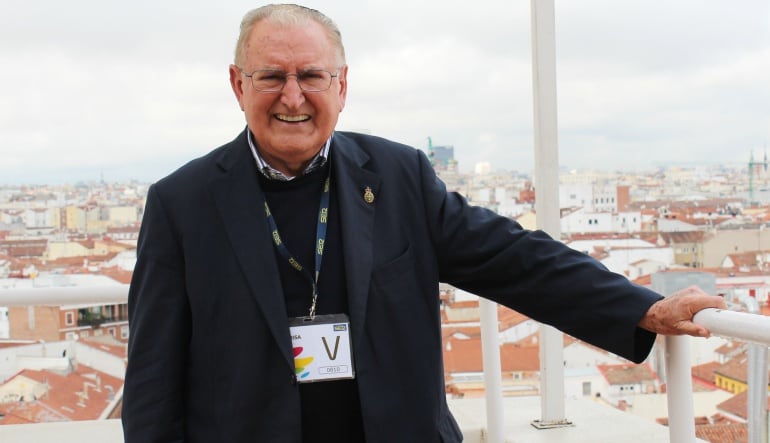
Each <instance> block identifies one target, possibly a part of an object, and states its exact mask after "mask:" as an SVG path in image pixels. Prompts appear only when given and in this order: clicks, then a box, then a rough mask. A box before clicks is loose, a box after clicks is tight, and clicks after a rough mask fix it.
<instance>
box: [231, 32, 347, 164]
mask: <svg viewBox="0 0 770 443" xmlns="http://www.w3.org/2000/svg"><path fill="white" fill-rule="evenodd" d="M243 53H244V57H243V61H242V63H243V66H241V67H240V68H243V70H244V72H246V73H251V72H253V71H254V70H257V69H278V70H282V71H284V72H286V73H287V74H296V73H298V72H301V71H304V70H306V69H323V70H326V71H329V72H331V73H332V74H334V73H336V72H337V71H338V70H339V76H338V77H336V78H333V79H332V85H331V87H330V88H329V89H328V90H326V91H322V92H304V91H302V90H301V89H300V87H299V84H298V83H297V80H296V77H294V76H290V77H288V78H287V81H286V85H285V86H284V87H283V90H281V91H280V92H259V91H256V90H255V89H254V88H253V87H252V84H251V79H250V78H248V77H246V76H244V75H243V74H242V72H241V70H240V69H238V67H236V66H235V65H231V66H230V84H231V86H232V87H233V91H234V92H235V95H236V97H237V99H238V103H239V104H240V106H241V109H242V110H243V112H244V114H245V115H246V122H247V123H248V125H249V129H251V132H252V134H253V135H254V139H255V140H256V143H257V146H258V147H259V151H260V154H261V155H262V156H263V157H264V158H265V159H266V160H267V161H268V162H269V163H270V164H271V165H272V166H274V167H276V168H278V169H279V170H281V169H284V168H288V169H289V172H292V173H296V172H298V171H291V169H292V168H296V167H300V165H301V164H302V163H303V162H307V161H308V160H310V159H312V158H313V156H314V155H315V154H316V153H317V152H318V150H319V149H320V148H321V146H322V145H323V144H324V143H325V142H326V139H328V138H329V136H331V133H332V131H333V130H334V127H335V125H336V124H337V119H338V117H339V113H340V112H341V111H342V109H343V107H344V106H345V95H346V93H347V78H346V76H347V66H344V67H342V68H341V69H340V66H338V65H337V63H338V62H337V58H336V57H335V54H336V52H335V50H334V47H333V45H332V43H331V41H330V40H329V38H328V36H327V35H326V33H325V32H324V30H323V28H322V27H321V25H319V24H318V23H315V22H312V21H311V22H310V23H308V24H303V25H300V26H281V25H277V24H274V23H270V22H267V21H261V22H258V23H257V24H256V25H255V26H254V28H253V29H252V31H251V35H250V36H249V38H248V39H247V41H246V44H245V47H244V52H243ZM283 172H287V171H283Z"/></svg>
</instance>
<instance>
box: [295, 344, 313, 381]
mask: <svg viewBox="0 0 770 443" xmlns="http://www.w3.org/2000/svg"><path fill="white" fill-rule="evenodd" d="M303 350H304V348H303V347H302V346H297V347H296V348H294V373H295V374H297V376H298V377H299V378H300V379H302V378H305V377H307V376H308V375H310V371H306V370H305V369H306V368H307V367H308V366H310V363H312V362H313V357H299V355H300V354H301V353H302V351H303Z"/></svg>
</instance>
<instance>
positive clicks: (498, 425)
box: [479, 298, 504, 443]
mask: <svg viewBox="0 0 770 443" xmlns="http://www.w3.org/2000/svg"><path fill="white" fill-rule="evenodd" d="M479 311H480V312H479V314H480V318H481V355H482V358H483V363H484V390H485V394H486V404H487V438H486V440H485V441H486V442H488V443H503V441H504V426H503V425H504V418H503V377H502V370H501V365H500V345H499V329H498V327H497V303H495V302H493V301H490V300H487V299H484V298H482V299H479Z"/></svg>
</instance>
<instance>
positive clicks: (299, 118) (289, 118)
mask: <svg viewBox="0 0 770 443" xmlns="http://www.w3.org/2000/svg"><path fill="white" fill-rule="evenodd" d="M275 118H277V119H278V120H280V121H282V122H287V123H299V122H305V121H308V120H310V116H309V115H307V114H301V115H286V114H275Z"/></svg>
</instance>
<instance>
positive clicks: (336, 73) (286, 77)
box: [236, 66, 343, 94]
mask: <svg viewBox="0 0 770 443" xmlns="http://www.w3.org/2000/svg"><path fill="white" fill-rule="evenodd" d="M236 67H237V68H238V69H240V71H241V74H243V75H244V77H248V78H249V79H250V83H251V87H252V88H254V90H255V91H257V92H264V93H266V94H270V93H275V92H281V91H283V88H285V87H286V83H288V81H289V77H292V76H293V77H294V78H295V79H296V80H297V86H299V89H300V90H301V91H302V92H325V91H328V90H329V89H331V87H332V83H334V79H335V78H339V76H340V71H342V68H343V66H339V67H338V68H337V70H336V71H334V74H332V72H331V71H329V70H326V69H315V68H311V69H304V70H302V71H299V72H295V73H288V72H286V71H283V70H281V69H255V70H253V71H251V72H250V73H249V72H246V71H245V70H244V69H243V68H241V67H240V66H236ZM260 71H267V72H282V73H283V76H284V77H283V84H282V85H281V87H280V89H276V90H272V89H270V90H266V89H257V87H256V86H254V74H256V73H257V72H260ZM312 71H322V72H325V73H327V74H329V86H327V87H326V89H310V90H308V89H305V88H303V87H302V83H301V82H300V81H299V76H300V75H302V74H304V73H306V72H312Z"/></svg>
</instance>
